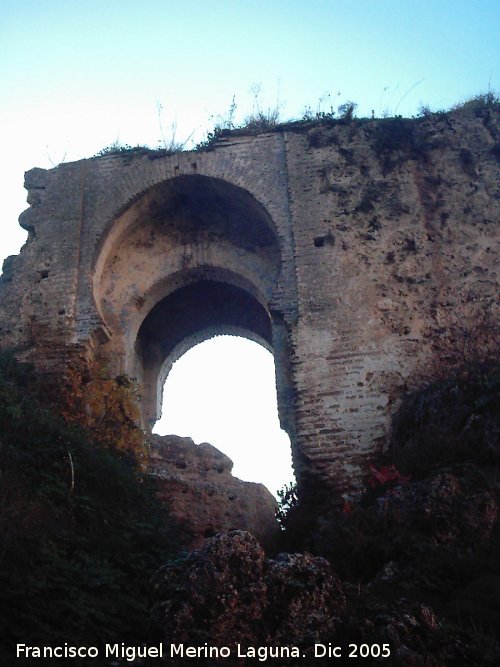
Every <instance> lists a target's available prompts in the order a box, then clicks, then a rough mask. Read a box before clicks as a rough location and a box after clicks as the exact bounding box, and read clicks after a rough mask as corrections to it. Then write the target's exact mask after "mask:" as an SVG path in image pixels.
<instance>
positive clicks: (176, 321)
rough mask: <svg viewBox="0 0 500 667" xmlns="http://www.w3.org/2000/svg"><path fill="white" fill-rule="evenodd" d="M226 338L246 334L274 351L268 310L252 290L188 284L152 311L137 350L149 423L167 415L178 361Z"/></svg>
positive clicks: (227, 284)
mask: <svg viewBox="0 0 500 667" xmlns="http://www.w3.org/2000/svg"><path fill="white" fill-rule="evenodd" d="M165 323H168V325H166V324H165ZM222 334H231V335H237V336H242V337H244V338H248V339H250V340H253V341H255V342H258V343H260V344H261V345H263V346H264V347H265V348H267V349H268V350H270V351H271V352H272V350H273V343H272V322H271V318H270V315H269V312H268V310H267V309H266V308H265V306H264V305H263V304H262V303H261V302H260V301H259V300H258V299H257V298H256V296H254V295H253V294H252V293H251V292H249V291H247V290H245V289H244V288H241V287H237V286H236V285H234V284H231V283H230V282H221V281H214V280H207V279H201V280H198V281H196V282H188V283H187V284H186V285H184V286H183V287H180V288H179V289H177V290H175V291H174V292H172V293H171V294H169V295H168V296H167V297H165V298H164V299H162V300H161V301H159V302H158V303H157V304H156V305H155V306H154V307H153V308H152V309H151V311H150V312H149V313H148V315H147V317H146V318H145V319H144V321H143V323H142V325H141V327H140V329H139V332H138V335H137V340H136V344H135V349H134V351H135V364H136V375H137V376H139V377H140V378H141V379H142V385H143V387H144V390H143V404H142V414H143V422H144V423H145V424H146V425H148V426H151V427H152V426H153V425H154V423H155V421H156V420H157V419H159V418H160V416H161V405H162V393H163V386H164V383H165V380H166V379H167V376H168V373H169V372H170V370H171V368H172V366H173V364H174V363H175V361H177V359H179V358H180V357H181V356H182V355H183V354H184V353H185V352H187V351H188V350H189V349H190V348H191V347H194V346H195V345H197V344H198V343H201V342H203V341H204V340H207V339H209V338H212V337H214V336H216V335H222Z"/></svg>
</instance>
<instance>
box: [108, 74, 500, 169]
mask: <svg viewBox="0 0 500 667" xmlns="http://www.w3.org/2000/svg"><path fill="white" fill-rule="evenodd" d="M259 93H260V90H259V89H258V87H256V88H255V91H254V104H253V109H252V112H251V113H250V114H249V115H248V116H246V117H245V118H244V119H243V121H241V122H236V120H235V115H236V108H237V105H236V102H235V98H234V97H233V100H232V102H231V104H230V106H229V109H228V110H227V112H226V113H225V114H216V115H215V116H212V117H211V120H213V122H214V125H213V128H212V129H211V130H208V131H207V133H206V135H205V138H204V139H202V140H201V141H200V142H199V143H198V144H197V145H196V146H195V148H194V150H196V151H204V150H211V149H212V148H213V147H214V146H215V144H216V143H217V142H218V141H219V140H220V139H223V138H225V137H228V136H230V135H238V134H259V133H262V132H279V131H283V130H285V129H286V130H289V131H305V130H310V129H311V127H317V128H320V127H321V126H332V125H345V124H350V123H352V122H356V123H358V124H363V125H364V124H365V123H367V122H368V121H370V120H373V121H376V122H377V136H376V142H375V149H376V150H377V151H378V152H379V154H382V155H383V159H384V160H385V168H386V169H387V170H390V169H392V168H393V167H394V166H395V164H396V163H395V162H394V161H392V162H391V161H390V160H389V158H388V155H389V153H393V152H394V151H397V150H400V151H402V152H404V151H408V152H409V153H408V154H409V155H410V156H412V157H414V158H415V157H417V158H418V157H422V156H423V155H424V154H425V151H426V149H427V148H428V146H427V145H426V144H425V141H424V142H422V137H420V136H419V135H418V133H417V132H416V128H417V126H418V123H419V121H422V120H429V119H433V118H440V117H445V116H447V115H448V114H450V113H456V112H460V111H465V112H471V113H473V114H474V115H476V116H480V117H483V116H485V114H488V113H490V112H491V111H499V110H500V97H499V95H498V94H497V93H495V92H494V91H491V90H489V91H487V92H486V93H479V94H477V95H475V96H473V97H471V98H469V99H467V100H465V101H464V102H461V103H459V104H455V105H453V106H452V107H451V108H450V109H447V110H444V109H442V110H436V111H433V110H432V109H431V108H430V107H429V106H428V105H424V104H422V105H421V106H420V107H419V110H418V113H417V115H416V116H415V117H412V118H403V117H402V116H400V115H397V114H394V116H392V117H391V116H390V115H389V114H388V113H387V112H386V113H384V114H383V117H382V118H376V117H375V115H374V112H372V117H371V118H357V117H355V115H354V114H355V111H356V108H357V106H358V105H357V104H356V103H355V102H352V101H347V102H344V103H343V104H340V105H339V106H338V107H337V109H334V108H333V106H330V108H329V109H327V110H323V109H321V103H318V106H317V108H316V109H313V108H312V107H311V106H306V108H305V110H304V113H303V115H302V117H300V118H292V119H289V120H283V119H282V110H283V105H282V104H281V103H280V101H279V99H277V100H276V103H275V105H274V106H270V107H267V108H265V107H262V105H261V104H260V100H259ZM321 101H323V100H320V102H321ZM160 127H161V123H160ZM189 138H190V137H189ZM188 141H189V139H188V140H186V141H184V142H178V141H176V139H175V126H174V127H173V129H172V136H171V138H170V139H165V137H164V133H163V129H162V140H161V142H159V143H160V144H161V146H160V147H158V148H150V147H148V146H140V145H138V146H130V145H128V144H121V143H120V142H118V141H115V142H113V143H112V144H110V145H109V146H106V147H105V148H103V149H101V150H100V151H99V152H98V153H97V154H96V156H95V157H100V156H106V155H111V156H114V155H116V156H121V157H123V158H124V159H125V160H126V162H127V164H130V162H131V161H132V160H133V159H134V158H136V157H141V156H147V157H149V158H150V159H157V158H161V157H165V156H166V155H167V156H168V155H173V154H175V153H179V152H182V151H185V150H186V146H187V143H188ZM316 144H317V145H322V143H321V142H319V143H318V142H316V143H315V140H314V138H313V139H312V143H311V145H312V146H315V145H316ZM189 150H192V149H189Z"/></svg>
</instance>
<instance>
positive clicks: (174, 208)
mask: <svg viewBox="0 0 500 667" xmlns="http://www.w3.org/2000/svg"><path fill="white" fill-rule="evenodd" d="M499 147H500V133H499V114H498V110H493V109H488V108H484V109H479V110H478V109H476V110H474V109H473V108H465V109H463V110H458V111H456V112H453V113H449V114H439V115H438V114H436V115H432V116H430V117H428V118H419V119H415V120H405V119H398V118H396V119H382V120H371V121H362V120H356V119H354V120H352V121H351V122H347V121H345V122H339V121H337V122H335V123H333V122H330V123H322V124H314V123H302V124H301V123H298V124H290V125H284V126H281V127H279V128H277V129H276V131H273V132H267V133H260V134H245V133H243V132H241V131H240V132H234V133H230V134H228V135H227V136H225V137H223V138H221V139H220V140H219V141H218V142H217V143H216V144H215V145H214V146H213V147H212V149H211V150H208V151H204V152H185V153H179V154H175V155H170V156H165V155H162V154H161V153H156V152H146V151H136V152H129V153H117V154H114V155H112V154H110V155H103V156H101V157H95V158H90V159H87V160H81V161H79V162H75V163H71V164H61V165H59V166H58V167H56V168H55V169H51V170H47V171H46V170H42V169H33V170H31V171H29V172H27V174H26V181H25V185H26V188H27V190H28V203H29V204H30V208H29V209H28V210H27V211H25V212H24V213H23V214H22V215H21V217H20V224H21V225H22V226H23V227H24V228H26V229H27V230H28V231H29V239H28V242H27V244H26V245H25V246H24V248H23V249H22V251H21V253H20V255H18V256H17V257H14V258H9V259H8V260H7V261H6V264H5V266H4V275H3V277H2V282H1V284H0V297H1V304H0V335H1V341H2V343H1V344H2V346H4V347H11V346H16V347H17V348H18V350H19V355H20V356H22V357H24V358H29V359H32V360H33V361H34V362H35V363H36V364H37V365H38V366H40V367H41V368H42V369H43V370H45V371H46V372H48V373H55V374H58V373H59V374H60V373H62V372H64V368H65V365H66V364H67V363H68V362H70V361H73V360H74V359H79V360H80V361H82V362H84V363H85V364H87V365H88V367H89V368H90V369H91V368H92V367H93V365H94V364H96V363H97V362H98V363H99V366H100V368H101V369H102V368H105V369H106V372H108V373H109V374H111V375H119V374H123V373H125V374H127V375H129V376H132V377H135V378H136V379H137V382H138V386H139V390H140V394H141V396H142V405H141V410H142V419H143V426H145V427H148V426H149V425H150V424H151V423H152V422H154V420H155V418H156V417H157V416H158V404H159V399H160V398H161V386H162V384H163V381H164V379H165V377H166V375H167V374H168V371H169V369H170V367H171V365H172V363H173V362H174V361H175V360H176V359H177V358H178V357H179V356H180V355H181V354H182V353H183V352H184V351H185V350H187V349H188V348H189V347H190V346H192V345H194V344H195V343H197V342H199V341H201V340H204V339H205V338H208V337H211V336H213V335H215V334H217V333H237V334H240V335H244V336H247V337H249V338H252V339H254V340H257V341H259V342H261V343H262V344H263V345H266V346H267V347H268V348H270V349H272V350H273V352H274V356H275V361H276V381H277V390H278V403H279V411H280V419H281V422H282V426H283V427H284V428H285V429H286V430H287V431H288V433H289V435H290V436H291V440H292V447H293V459H294V466H295V470H296V474H297V478H298V482H299V487H300V488H302V489H305V488H310V486H311V485H318V484H320V485H322V486H325V485H326V486H327V487H328V488H331V489H336V490H340V491H342V492H350V491H353V490H355V489H357V488H359V484H360V480H361V479H362V476H363V471H364V470H365V469H366V466H367V464H368V463H369V462H370V460H371V458H372V457H373V456H375V455H376V454H377V453H379V452H380V450H381V449H382V448H383V447H384V444H385V443H386V441H387V436H388V429H389V425H390V418H391V414H392V413H393V411H394V408H395V406H396V405H397V400H398V398H399V397H400V396H401V395H402V393H404V391H406V390H407V388H408V387H411V386H412V384H415V383H417V382H418V380H419V378H421V377H422V375H425V376H426V377H432V376H433V374H434V373H436V372H438V370H439V368H438V367H439V364H440V362H441V360H440V359H439V358H438V357H437V355H436V342H437V341H438V338H439V336H443V335H444V333H445V332H446V329H447V327H448V326H449V324H450V322H451V321H452V320H453V318H456V317H457V316H459V314H460V313H461V312H462V309H464V308H468V313H469V315H470V316H471V317H474V308H475V307H476V306H477V307H479V306H480V305H481V304H486V303H490V302H491V301H492V300H494V299H495V298H496V297H497V295H498V261H499V244H498V238H499V235H498V202H499V198H500V178H499V171H500V170H499V154H500V148H499ZM202 302H203V303H205V304H209V305H208V307H206V308H200V304H201V303H202ZM471 304H472V306H471ZM159 322H160V323H161V322H165V327H162V326H161V325H159V324H158V323H159ZM101 372H102V371H101Z"/></svg>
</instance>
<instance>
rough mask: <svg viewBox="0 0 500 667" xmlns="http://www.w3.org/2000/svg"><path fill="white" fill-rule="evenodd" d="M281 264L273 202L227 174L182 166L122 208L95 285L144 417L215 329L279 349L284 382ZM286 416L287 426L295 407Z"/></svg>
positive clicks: (152, 414)
mask: <svg viewBox="0 0 500 667" xmlns="http://www.w3.org/2000/svg"><path fill="white" fill-rule="evenodd" d="M282 270H283V260H282V248H281V241H280V237H279V235H278V232H277V228H276V225H275V224H274V222H273V220H272V218H271V216H270V215H269V213H268V212H267V210H266V208H265V207H264V206H263V205H262V204H261V203H260V202H259V201H257V199H256V198H255V197H254V196H253V195H252V194H251V193H249V192H248V191H247V190H245V189H243V188H240V187H238V186H235V185H234V184H232V183H229V182H226V181H224V180H222V179H219V178H211V177H208V176H202V175H198V174H196V175H193V174H191V175H180V176H178V177H176V178H174V179H169V180H167V181H165V182H162V183H158V184H156V185H155V186H153V187H151V188H149V189H148V190H146V191H145V192H144V193H143V194H142V196H140V197H138V198H135V200H134V201H133V203H131V204H130V206H129V207H128V208H125V209H123V210H122V211H121V213H120V214H119V215H118V217H117V218H116V220H115V221H114V225H113V226H112V227H111V228H110V230H109V231H108V234H107V236H106V237H105V238H104V239H103V240H102V241H101V243H100V244H99V249H98V253H97V256H96V258H95V261H94V271H93V277H92V282H93V295H94V301H95V304H96V308H97V310H98V312H99V315H100V318H101V320H102V323H103V325H104V326H105V328H106V331H107V332H108V336H109V341H108V342H107V343H106V344H105V345H104V346H103V348H102V354H103V355H104V356H105V357H107V358H108V359H109V360H110V362H111V364H112V365H113V364H114V367H115V368H116V370H117V371H123V370H125V372H127V373H128V374H129V375H131V376H132V377H137V378H138V380H139V386H140V388H141V394H142V420H143V424H144V425H145V426H150V425H152V424H153V423H154V422H155V421H156V419H157V418H158V416H159V411H160V405H161V395H162V388H163V383H164V380H165V378H166V374H167V373H168V371H169V369H170V368H171V366H172V364H173V362H174V361H175V360H176V358H177V357H178V356H180V354H182V353H183V352H185V351H186V350H187V349H189V347H191V346H192V345H194V344H196V343H198V342H201V341H202V340H205V339H206V338H207V337H210V336H213V335H216V334H222V333H238V334H240V335H244V336H246V337H247V338H250V339H252V340H257V341H258V342H261V343H262V344H264V345H265V346H266V347H268V349H272V350H274V351H275V359H276V367H277V376H278V377H277V384H278V387H280V388H281V387H285V385H286V383H287V382H288V376H287V375H286V376H285V371H284V368H285V367H286V368H288V361H287V359H286V357H287V351H286V349H285V347H286V341H285V340H284V337H283V335H282V333H281V329H282V328H283V313H281V312H280V310H279V307H277V306H276V303H274V302H273V299H274V297H275V294H276V291H277V290H278V291H279V283H280V279H281V277H282ZM188 306H189V307H188ZM271 311H272V317H271ZM278 330H279V334H278ZM280 369H283V370H282V371H280ZM281 375H282V376H283V377H281ZM279 394H280V392H279V391H278V403H279ZM282 412H283V415H285V413H286V414H289V408H288V406H287V407H286V409H285V408H284V409H283V411H282ZM282 423H283V425H284V428H285V429H286V417H284V418H283V419H282ZM286 430H289V431H292V430H293V428H291V425H290V424H289V425H288V429H286Z"/></svg>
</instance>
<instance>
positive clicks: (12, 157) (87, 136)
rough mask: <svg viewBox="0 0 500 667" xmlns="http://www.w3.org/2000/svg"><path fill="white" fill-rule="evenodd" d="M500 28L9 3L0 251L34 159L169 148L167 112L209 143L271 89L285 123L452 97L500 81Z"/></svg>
mask: <svg viewBox="0 0 500 667" xmlns="http://www.w3.org/2000/svg"><path fill="white" fill-rule="evenodd" d="M499 34H500V0H352V1H350V0H266V1H263V0H191V1H189V0H185V1H184V2H179V1H178V0H176V1H172V0H136V1H134V2H131V1H130V0H120V1H119V2H117V1H115V0H108V1H107V2H104V1H103V0H100V1H99V2H97V1H95V0H78V1H73V0H58V1H57V0H32V1H31V2H30V1H28V0H2V2H1V3H0V91H1V98H0V146H1V149H2V150H1V152H0V165H1V166H0V175H1V182H2V200H1V209H0V214H1V220H0V225H1V232H0V260H1V259H3V257H5V256H6V255H8V254H12V253H16V252H18V251H19V247H20V245H21V244H22V242H23V241H24V238H25V233H24V232H23V231H22V230H20V228H19V227H18V225H17V217H18V215H19V213H20V212H21V211H22V210H23V209H24V208H25V207H26V203H25V199H26V193H25V191H24V189H23V173H24V171H26V170H27V169H30V168H31V167H34V166H39V167H45V168H50V167H51V166H54V165H55V164H57V163H59V162H61V161H71V160H75V159H80V158H82V157H87V156H90V155H93V154H95V153H96V152H97V151H99V150H100V149H101V148H102V147H103V146H106V145H109V144H111V143H113V142H114V141H117V140H118V141H120V142H122V143H126V144H131V145H135V144H148V145H150V146H157V145H158V142H159V140H161V137H162V130H161V128H160V119H161V123H162V127H163V133H164V134H165V135H167V136H166V139H167V140H168V135H169V134H170V128H171V125H172V124H173V123H175V124H176V125H177V131H176V138H177V140H181V141H182V140H185V139H187V138H188V137H190V136H191V135H192V139H191V141H199V140H200V139H202V138H203V136H204V134H205V132H206V130H207V129H208V128H209V127H210V124H211V123H213V118H214V117H215V116H217V114H221V115H224V114H225V113H226V112H227V110H228V109H229V106H230V104H231V100H232V99H233V96H234V97H235V99H236V103H237V105H238V110H237V119H242V118H244V117H245V116H246V115H248V114H249V113H250V112H251V111H252V104H253V95H252V92H251V91H252V87H254V86H255V85H256V84H258V85H259V86H260V90H261V93H260V103H261V105H262V106H263V107H265V108H267V107H274V106H275V105H276V104H277V103H279V104H280V107H281V113H282V117H283V119H286V118H290V117H297V116H300V115H301V114H302V112H303V110H304V108H305V107H306V106H308V105H309V106H311V107H312V108H313V109H314V110H316V109H317V108H318V106H319V105H320V106H321V108H322V109H323V110H327V109H328V108H329V106H330V105H333V107H334V108H336V107H337V106H338V105H339V104H341V103H342V102H345V101H347V100H353V101H354V102H356V103H357V104H358V105H359V106H358V112H357V113H358V115H371V112H372V110H374V112H375V114H376V115H377V116H379V115H382V114H384V113H389V114H394V113H400V114H403V115H413V114H415V113H416V112H417V109H418V107H419V105H420V104H422V103H423V104H427V105H429V106H430V107H431V108H433V109H439V108H443V107H449V106H451V105H453V104H454V103H457V102H459V101H461V100H463V99H465V98H467V97H468V96H471V95H473V94H475V93H478V92H483V91H486V90H487V89H488V86H490V87H491V89H493V90H497V91H498V90H499V89H500V39H499ZM159 105H161V107H162V111H161V113H160V114H159V111H158V110H159ZM159 116H160V118H159ZM193 133H194V134H193ZM215 444H216V443H215Z"/></svg>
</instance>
